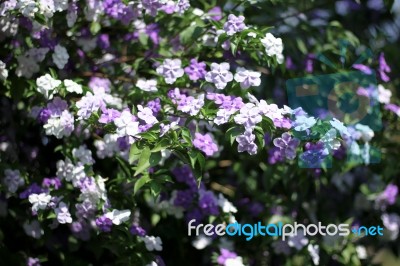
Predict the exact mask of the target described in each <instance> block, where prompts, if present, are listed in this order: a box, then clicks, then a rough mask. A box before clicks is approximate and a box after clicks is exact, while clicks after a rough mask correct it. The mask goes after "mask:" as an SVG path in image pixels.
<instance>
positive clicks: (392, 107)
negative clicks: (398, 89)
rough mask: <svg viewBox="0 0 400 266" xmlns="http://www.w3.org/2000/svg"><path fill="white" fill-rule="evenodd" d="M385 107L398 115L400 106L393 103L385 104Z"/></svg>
mask: <svg viewBox="0 0 400 266" xmlns="http://www.w3.org/2000/svg"><path fill="white" fill-rule="evenodd" d="M385 109H386V110H389V111H392V112H393V113H395V114H396V115H398V116H400V106H398V105H396V104H393V103H389V104H386V105H385Z"/></svg>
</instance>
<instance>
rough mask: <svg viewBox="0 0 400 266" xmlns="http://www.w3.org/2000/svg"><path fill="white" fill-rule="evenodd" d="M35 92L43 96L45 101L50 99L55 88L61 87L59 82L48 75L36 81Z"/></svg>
mask: <svg viewBox="0 0 400 266" xmlns="http://www.w3.org/2000/svg"><path fill="white" fill-rule="evenodd" d="M36 85H37V91H38V92H40V93H41V94H43V95H44V97H46V98H47V99H52V98H53V95H54V93H55V92H56V91H57V87H58V86H60V85H61V81H59V80H57V79H54V78H53V77H52V76H50V75H49V74H46V75H43V76H41V77H39V78H37V79H36Z"/></svg>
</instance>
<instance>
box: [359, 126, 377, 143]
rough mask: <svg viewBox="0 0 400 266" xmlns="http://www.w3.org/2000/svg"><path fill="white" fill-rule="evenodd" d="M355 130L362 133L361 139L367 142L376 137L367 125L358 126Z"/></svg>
mask: <svg viewBox="0 0 400 266" xmlns="http://www.w3.org/2000/svg"><path fill="white" fill-rule="evenodd" d="M355 129H356V130H357V131H359V132H360V133H361V138H362V140H363V141H365V142H368V141H370V140H371V139H372V138H373V137H374V135H375V133H374V131H373V130H372V129H371V128H370V127H369V126H366V125H362V124H357V125H356V126H355Z"/></svg>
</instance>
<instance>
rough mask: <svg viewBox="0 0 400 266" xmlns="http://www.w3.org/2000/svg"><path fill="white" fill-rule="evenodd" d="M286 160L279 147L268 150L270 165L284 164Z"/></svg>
mask: <svg viewBox="0 0 400 266" xmlns="http://www.w3.org/2000/svg"><path fill="white" fill-rule="evenodd" d="M284 160H285V158H284V157H283V154H282V152H281V149H280V148H278V147H272V148H271V149H269V150H268V163H269V164H276V163H278V162H283V161H284Z"/></svg>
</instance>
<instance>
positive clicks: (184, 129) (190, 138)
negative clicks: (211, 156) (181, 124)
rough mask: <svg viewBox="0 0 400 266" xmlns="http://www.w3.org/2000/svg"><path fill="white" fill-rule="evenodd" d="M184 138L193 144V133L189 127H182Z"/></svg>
mask: <svg viewBox="0 0 400 266" xmlns="http://www.w3.org/2000/svg"><path fill="white" fill-rule="evenodd" d="M181 134H182V138H183V139H184V140H185V142H187V143H188V144H192V135H191V134H190V131H189V129H187V128H182V133H181Z"/></svg>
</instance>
